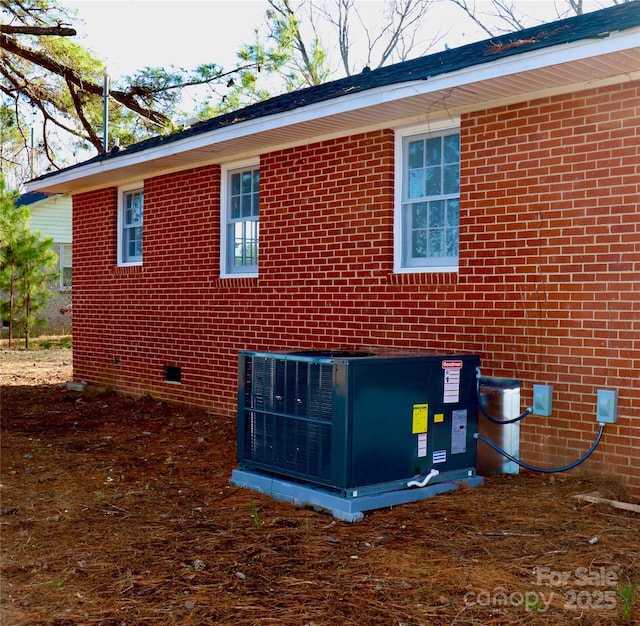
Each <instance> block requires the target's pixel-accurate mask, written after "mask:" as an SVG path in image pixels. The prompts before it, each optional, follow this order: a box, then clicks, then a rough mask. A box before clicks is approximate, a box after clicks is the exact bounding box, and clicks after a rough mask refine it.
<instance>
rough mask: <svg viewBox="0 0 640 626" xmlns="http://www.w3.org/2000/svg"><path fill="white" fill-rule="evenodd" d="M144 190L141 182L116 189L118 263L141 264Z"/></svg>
mask: <svg viewBox="0 0 640 626" xmlns="http://www.w3.org/2000/svg"><path fill="white" fill-rule="evenodd" d="M143 216H144V190H143V187H142V184H141V183H138V184H136V185H128V186H127V187H120V188H119V189H118V265H140V264H142V223H143Z"/></svg>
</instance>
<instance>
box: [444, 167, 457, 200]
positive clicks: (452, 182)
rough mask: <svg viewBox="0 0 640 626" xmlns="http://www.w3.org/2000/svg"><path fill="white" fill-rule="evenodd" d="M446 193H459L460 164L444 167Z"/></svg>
mask: <svg viewBox="0 0 640 626" xmlns="http://www.w3.org/2000/svg"><path fill="white" fill-rule="evenodd" d="M443 170H444V171H443V178H444V189H443V192H444V193H447V194H449V193H458V191H459V189H460V166H459V165H458V164H455V165H445V166H444V168H443Z"/></svg>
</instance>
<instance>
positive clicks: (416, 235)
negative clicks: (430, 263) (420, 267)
mask: <svg viewBox="0 0 640 626" xmlns="http://www.w3.org/2000/svg"><path fill="white" fill-rule="evenodd" d="M411 256H412V257H413V258H424V257H426V256H427V231H426V230H414V231H413V232H412V233H411Z"/></svg>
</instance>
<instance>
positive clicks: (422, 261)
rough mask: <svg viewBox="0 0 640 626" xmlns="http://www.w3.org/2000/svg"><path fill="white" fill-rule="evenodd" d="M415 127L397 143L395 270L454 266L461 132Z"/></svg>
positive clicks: (402, 135) (401, 134) (456, 243)
mask: <svg viewBox="0 0 640 626" xmlns="http://www.w3.org/2000/svg"><path fill="white" fill-rule="evenodd" d="M415 130H416V129H413V132H406V131H405V132H403V133H398V136H397V137H398V138H397V143H396V157H397V159H396V163H397V164H399V168H397V174H396V186H397V192H396V197H397V200H396V263H395V265H396V270H397V271H404V272H407V271H456V270H457V269H458V246H459V216H460V133H459V131H458V129H457V128H456V129H451V128H449V129H442V130H438V131H435V130H433V129H430V130H429V131H427V132H417V133H416V132H415Z"/></svg>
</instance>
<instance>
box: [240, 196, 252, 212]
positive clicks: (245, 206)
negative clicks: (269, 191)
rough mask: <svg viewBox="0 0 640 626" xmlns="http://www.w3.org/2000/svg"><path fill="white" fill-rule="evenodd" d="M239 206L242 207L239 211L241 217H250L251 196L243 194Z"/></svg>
mask: <svg viewBox="0 0 640 626" xmlns="http://www.w3.org/2000/svg"><path fill="white" fill-rule="evenodd" d="M240 205H241V207H242V209H241V211H240V214H241V215H242V217H251V194H248V195H244V194H243V195H242V197H241V199H240Z"/></svg>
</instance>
